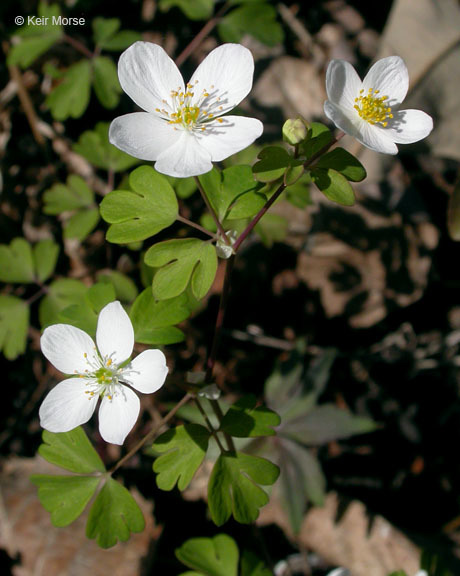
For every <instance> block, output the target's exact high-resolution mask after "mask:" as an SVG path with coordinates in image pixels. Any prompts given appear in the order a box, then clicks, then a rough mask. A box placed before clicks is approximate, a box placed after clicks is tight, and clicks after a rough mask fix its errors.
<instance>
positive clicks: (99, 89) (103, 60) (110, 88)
mask: <svg viewBox="0 0 460 576" xmlns="http://www.w3.org/2000/svg"><path fill="white" fill-rule="evenodd" d="M93 86H94V92H95V93H96V96H97V98H98V100H99V102H100V103H101V104H102V106H104V108H109V109H112V108H115V107H116V106H117V105H118V102H119V101H120V95H121V93H122V89H121V86H120V83H119V81H118V73H117V67H116V66H115V63H114V61H113V60H112V59H111V58H108V57H107V56H98V57H97V58H94V59H93Z"/></svg>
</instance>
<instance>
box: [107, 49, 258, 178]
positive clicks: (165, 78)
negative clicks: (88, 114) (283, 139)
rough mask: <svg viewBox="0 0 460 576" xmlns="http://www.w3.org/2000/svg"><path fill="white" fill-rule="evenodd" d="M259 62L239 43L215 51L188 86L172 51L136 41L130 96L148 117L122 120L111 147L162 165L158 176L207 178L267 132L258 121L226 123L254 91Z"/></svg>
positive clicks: (129, 59)
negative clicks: (215, 167) (215, 165)
mask: <svg viewBox="0 0 460 576" xmlns="http://www.w3.org/2000/svg"><path fill="white" fill-rule="evenodd" d="M253 74H254V60H253V58H252V54H251V53H250V52H249V50H248V49H247V48H244V46H240V45H239V44H224V45H223V46H219V47H218V48H216V49H215V50H213V51H212V52H211V53H210V54H209V55H208V56H207V57H206V58H205V59H204V60H203V62H202V63H201V64H200V65H199V66H198V68H197V69H196V71H195V73H194V74H193V76H192V78H191V79H190V82H189V83H188V84H187V85H186V86H184V81H183V79H182V76H181V74H180V72H179V70H178V68H177V66H176V65H175V64H174V62H173V61H172V60H171V58H170V57H169V56H168V55H167V54H166V52H165V51H164V50H163V48H161V46H157V45H156V44H152V43H149V42H135V43H134V44H133V45H132V46H130V47H129V48H128V49H127V50H125V52H123V54H122V55H121V57H120V60H119V62H118V77H119V79H120V84H121V87H122V88H123V90H124V91H125V92H126V94H128V96H130V98H132V100H134V102H135V103H136V104H137V105H138V106H139V107H140V108H142V109H143V110H145V112H135V113H133V114H126V115H125V116H120V117H118V118H115V120H114V121H113V122H112V124H111V125H110V131H109V140H110V142H111V143H112V144H114V145H115V146H117V147H118V148H120V150H123V151H124V152H127V153H128V154H131V156H135V157H136V158H140V159H141V160H156V164H155V168H156V170H157V171H158V172H162V173H163V174H168V175H170V176H178V177H187V176H195V175H198V174H204V173H205V172H209V170H211V169H212V162H219V161H220V160H224V159H225V158H227V157H228V156H231V155H232V154H235V152H239V151H240V150H243V148H246V147H247V146H249V145H250V144H252V142H254V140H255V139H256V138H258V137H259V136H260V135H261V134H262V131H263V125H262V123H261V122H260V121H259V120H256V119H255V118H245V117H243V116H225V117H223V118H222V117H221V116H222V115H223V114H225V113H226V112H229V111H230V110H232V109H233V108H234V107H235V106H236V105H237V104H239V103H240V102H241V100H243V98H245V97H246V96H247V94H248V93H249V91H250V90H251V88H252V77H253Z"/></svg>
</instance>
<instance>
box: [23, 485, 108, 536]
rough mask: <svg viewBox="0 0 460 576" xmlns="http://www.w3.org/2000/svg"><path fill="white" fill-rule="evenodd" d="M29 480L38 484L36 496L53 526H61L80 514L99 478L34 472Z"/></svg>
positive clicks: (94, 489) (94, 490)
mask: <svg viewBox="0 0 460 576" xmlns="http://www.w3.org/2000/svg"><path fill="white" fill-rule="evenodd" d="M30 480H31V482H32V483H33V484H35V485H36V486H38V498H39V500H40V502H41V504H42V506H43V508H45V510H47V511H48V512H49V513H50V514H51V522H52V524H53V526H58V527H61V526H68V525H69V524H71V523H72V522H73V521H74V520H76V519H77V518H78V517H79V516H80V515H81V514H82V512H83V510H84V509H85V508H86V505H87V504H88V502H89V501H90V500H91V498H92V496H93V495H94V493H95V492H96V490H97V487H98V485H99V482H100V481H101V478H100V477H99V478H98V477H95V476H48V475H45V474H35V475H33V476H31V477H30Z"/></svg>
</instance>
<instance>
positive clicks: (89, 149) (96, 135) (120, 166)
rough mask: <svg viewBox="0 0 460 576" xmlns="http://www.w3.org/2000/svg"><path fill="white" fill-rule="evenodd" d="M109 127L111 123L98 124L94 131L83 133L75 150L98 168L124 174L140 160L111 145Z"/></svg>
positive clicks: (75, 145)
mask: <svg viewBox="0 0 460 576" xmlns="http://www.w3.org/2000/svg"><path fill="white" fill-rule="evenodd" d="M109 127H110V122H98V123H97V124H96V126H95V128H94V130H87V131H86V132H83V134H82V135H81V136H80V138H79V140H78V142H77V143H76V144H74V146H73V149H74V151H75V152H76V153H77V154H80V156H83V158H85V159H86V160H88V162H89V163H90V164H92V165H93V166H95V167H96V168H103V169H104V170H111V171H112V172H123V171H125V170H127V169H128V168H131V167H132V166H134V165H135V164H138V163H139V160H138V159H137V158H133V157H132V156H130V155H129V154H126V153H125V152H122V151H121V150H118V148H116V147H115V146H113V145H112V144H110V142H109Z"/></svg>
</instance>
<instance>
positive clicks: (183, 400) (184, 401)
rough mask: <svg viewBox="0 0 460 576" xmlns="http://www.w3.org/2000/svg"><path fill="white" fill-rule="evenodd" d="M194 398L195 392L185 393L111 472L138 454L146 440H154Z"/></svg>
mask: <svg viewBox="0 0 460 576" xmlns="http://www.w3.org/2000/svg"><path fill="white" fill-rule="evenodd" d="M192 398H193V394H190V392H187V394H185V396H183V397H182V398H181V400H179V402H178V403H177V404H176V405H175V406H174V408H172V409H171V410H170V411H169V412H168V413H167V414H166V416H165V417H164V418H162V420H161V422H159V423H158V425H157V426H154V427H153V428H152V429H151V430H150V432H148V433H147V434H146V435H145V436H144V437H143V438H141V440H139V442H138V443H137V444H135V446H134V447H133V448H131V450H130V451H129V452H128V453H127V454H125V455H124V456H123V458H120V460H118V462H117V463H116V464H115V465H114V466H113V467H112V468H111V469H110V470H109V474H113V473H114V472H115V471H116V470H118V468H120V467H121V466H123V464H124V463H125V462H126V461H128V460H129V459H130V458H131V457H132V456H134V454H136V452H137V451H138V450H140V449H141V448H142V446H144V444H145V443H146V442H148V441H149V440H152V439H153V437H154V436H155V435H156V434H157V433H158V430H160V429H161V428H162V426H164V425H165V424H166V423H167V422H169V421H170V420H171V418H173V416H174V415H175V414H176V412H177V411H178V410H179V408H181V407H182V406H184V404H187V402H188V401H189V400H191V399H192Z"/></svg>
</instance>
